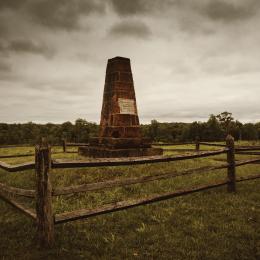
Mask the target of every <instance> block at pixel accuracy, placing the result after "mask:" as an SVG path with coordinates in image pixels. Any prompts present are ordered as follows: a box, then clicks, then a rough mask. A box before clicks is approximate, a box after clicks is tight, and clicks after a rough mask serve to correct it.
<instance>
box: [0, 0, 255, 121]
mask: <svg viewBox="0 0 260 260" xmlns="http://www.w3.org/2000/svg"><path fill="white" fill-rule="evenodd" d="M259 46H260V1H259V0H57V1H54V0H0V96H1V102H0V122H28V121H33V122H41V123H44V122H54V123H60V122H64V121H72V122H74V121H75V120H76V119H77V118H85V119H87V120H88V121H95V122H99V119H100V112H101V105H102V95H103V88H104V81H105V69H106V63H107V59H109V58H112V57H114V56H123V57H128V58H130V59H131V65H132V71H133V77H134V82H135V91H136V97H137V106H138V112H139V117H140V121H141V123H146V122H149V121H150V120H151V119H157V120H158V121H160V122H165V121H168V122H176V121H177V122H180V121H183V122H192V121H195V120H197V121H204V120H207V118H208V117H209V115H210V114H218V113H220V112H223V111H225V110H227V111H229V112H232V113H233V115H234V117H235V119H239V120H240V121H242V122H256V121H260V78H259V76H260V50H259V49H260V47H259Z"/></svg>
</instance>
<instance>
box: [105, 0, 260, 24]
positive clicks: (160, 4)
mask: <svg viewBox="0 0 260 260" xmlns="http://www.w3.org/2000/svg"><path fill="white" fill-rule="evenodd" d="M110 3H111V5H112V7H113V9H114V10H115V12H116V13H117V14H118V15H121V16H131V15H143V14H153V13H155V12H157V13H159V14H160V15H162V14H165V11H173V10H178V11H184V13H185V11H186V12H187V11H192V12H198V13H200V14H201V15H202V16H206V17H208V18H210V19H212V20H223V21H226V22H231V21H235V20H240V19H247V18H250V17H252V16H253V15H255V14H256V13H257V10H258V9H259V7H260V3H259V0H248V1H244V0H237V1H232V0H225V1H224V0H196V1H194V0H186V1H182V0H164V1H160V0H153V1H149V0H132V1H122V0H110Z"/></svg>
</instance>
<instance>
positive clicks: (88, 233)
mask: <svg viewBox="0 0 260 260" xmlns="http://www.w3.org/2000/svg"><path fill="white" fill-rule="evenodd" d="M243 144H244V143H243ZM178 147H179V146H178ZM167 148H168V147H167ZM180 148H188V149H189V148H190V147H189V146H188V145H187V146H183V147H180ZM210 148H211V147H207V148H206V150H209V149H210ZM26 149H27V150H26ZM30 149H33V148H28V147H27V148H17V149H16V148H9V149H0V155H4V154H6V153H8V154H18V153H26V152H28V151H29V150H30ZM54 149H58V148H54ZM70 149H72V148H70ZM211 149H214V150H215V147H214V148H211ZM174 153H178V152H174ZM167 154H169V152H167ZM65 156H66V158H74V159H76V158H78V156H77V154H66V155H64V154H62V153H60V154H55V155H53V157H54V158H65ZM246 158H249V156H245V155H239V156H237V159H246ZM250 158H253V156H250ZM30 160H33V157H25V158H12V159H2V161H5V162H8V163H11V164H16V163H20V162H26V161H30ZM223 161H225V155H219V156H214V157H210V158H203V159H195V160H187V161H180V162H171V163H158V164H147V165H136V166H122V167H100V168H89V169H86V168H85V169H53V170H52V174H51V179H52V184H53V186H54V187H64V186H70V185H76V184H83V183H91V182H97V181H101V180H110V179H117V178H128V177H134V176H144V175H153V174H158V173H161V174H163V173H168V172H172V171H182V170H184V169H191V168H197V167H201V166H206V165H208V166H212V165H220V164H222V163H223ZM259 169H260V168H259V165H249V166H243V167H239V168H237V175H238V177H239V176H247V175H250V174H256V173H260V171H259ZM225 178H226V170H218V171H214V172H209V173H203V174H196V175H189V176H182V177H177V178H173V179H170V180H162V181H154V182H151V183H146V184H142V185H141V184H137V185H131V186H128V187H122V188H113V189H107V190H103V191H99V192H90V193H79V194H76V195H66V196H59V197H55V198H53V207H54V211H55V213H61V212H64V211H70V210H75V209H80V208H94V207H98V206H101V205H104V204H107V203H112V202H115V201H119V200H125V199H132V198H140V197H144V196H148V195H151V194H157V193H164V192H169V191H174V190H177V189H183V188H189V187H191V186H196V185H202V184H206V183H210V182H214V181H217V180H223V179H225ZM34 180H35V175H34V171H33V170H28V171H23V172H18V173H8V172H5V171H3V170H0V182H2V183H7V184H9V185H12V186H15V187H23V188H29V189H34V186H35V182H34ZM237 190H238V191H237V193H236V194H230V193H227V192H226V187H222V188H217V189H213V190H209V191H204V192H200V193H197V194H191V195H188V196H184V197H179V198H175V199H172V200H168V201H164V202H158V203H155V204H152V205H147V206H141V207H137V208H133V209H129V210H124V211H120V212H115V213H111V214H107V215H102V216H98V217H94V218H90V219H87V220H81V221H75V222H70V223H67V224H61V225H57V226H55V247H54V248H53V249H52V250H41V249H39V248H37V247H36V243H35V240H34V235H35V224H34V223H33V222H32V221H31V220H30V219H28V218H26V217H24V216H23V215H22V214H20V213H19V212H17V211H16V210H14V209H13V208H12V207H11V206H9V205H8V204H6V203H5V202H3V201H2V200H0V212H1V214H0V232H1V235H0V256H1V259H229V260H230V259H239V260H240V259H250V260H251V259H259V257H260V181H259V180H255V181H248V182H243V183H238V184H237ZM17 199H18V198H17ZM19 200H20V201H21V202H23V203H24V204H26V205H27V206H30V207H34V202H31V201H30V200H29V199H20V198H19Z"/></svg>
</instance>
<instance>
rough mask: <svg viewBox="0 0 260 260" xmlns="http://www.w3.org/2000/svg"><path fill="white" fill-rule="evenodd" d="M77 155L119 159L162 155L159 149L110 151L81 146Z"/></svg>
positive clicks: (141, 148) (109, 149) (104, 148)
mask: <svg viewBox="0 0 260 260" xmlns="http://www.w3.org/2000/svg"><path fill="white" fill-rule="evenodd" d="M78 153H79V155H83V156H87V157H92V158H119V157H141V156H154V155H162V154H163V149H161V148H143V147H140V148H128V149H112V148H107V147H102V146H82V147H79V149H78Z"/></svg>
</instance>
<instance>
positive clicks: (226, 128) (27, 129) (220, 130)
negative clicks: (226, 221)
mask: <svg viewBox="0 0 260 260" xmlns="http://www.w3.org/2000/svg"><path fill="white" fill-rule="evenodd" d="M98 130H99V126H98V125H97V124H96V123H93V122H88V121H87V120H85V119H77V120H76V121H75V122H74V123H71V122H65V123H63V124H52V123H47V124H36V123H33V122H29V123H24V124H6V123H0V144H35V143H37V142H39V138H40V137H47V138H48V140H49V142H50V143H51V144H60V143H61V141H62V139H66V140H67V141H69V142H76V143H87V142H88V141H89V138H91V137H96V136H98ZM141 130H142V133H143V136H144V137H147V138H149V139H151V140H152V141H154V142H186V141H194V140H196V139H197V138H199V139H200V140H202V141H223V140H224V138H225V137H226V135H227V134H228V133H230V134H231V135H232V136H234V138H235V140H259V139H260V122H258V123H255V124H253V123H245V124H243V123H241V122H239V121H238V120H234V118H233V116H232V113H229V112H222V113H220V114H219V115H210V117H209V119H208V120H207V121H206V122H197V121H195V122H192V123H160V122H158V121H157V120H152V121H151V123H150V124H144V125H141Z"/></svg>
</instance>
